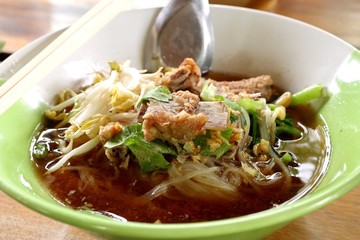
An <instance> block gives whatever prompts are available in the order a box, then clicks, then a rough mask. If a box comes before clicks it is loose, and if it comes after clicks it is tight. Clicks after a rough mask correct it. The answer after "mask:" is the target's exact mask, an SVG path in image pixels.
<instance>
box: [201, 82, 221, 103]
mask: <svg viewBox="0 0 360 240" xmlns="http://www.w3.org/2000/svg"><path fill="white" fill-rule="evenodd" d="M216 91H217V88H216V87H215V86H214V84H208V83H205V86H204V87H203V89H202V90H201V93H200V97H201V99H202V100H204V101H213V100H214V98H215V95H216Z"/></svg>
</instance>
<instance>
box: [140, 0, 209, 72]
mask: <svg viewBox="0 0 360 240" xmlns="http://www.w3.org/2000/svg"><path fill="white" fill-rule="evenodd" d="M213 42H214V37H213V29H212V24H211V20H210V15H209V3H208V1H207V0H171V1H170V2H169V3H168V5H166V6H165V7H164V8H163V9H162V10H161V11H160V13H159V14H158V16H157V18H156V20H155V22H154V25H153V26H152V27H151V29H150V33H149V36H148V41H146V44H145V52H144V67H145V68H146V69H147V70H148V71H149V72H155V71H157V70H158V69H159V67H164V66H170V67H177V66H178V65H179V64H180V63H181V62H182V61H183V60H184V58H186V57H191V58H193V59H194V60H195V62H196V63H197V64H198V66H199V67H200V69H201V71H202V73H203V74H204V73H207V72H208V71H209V69H210V66H211V63H212V58H213V48H214V47H213Z"/></svg>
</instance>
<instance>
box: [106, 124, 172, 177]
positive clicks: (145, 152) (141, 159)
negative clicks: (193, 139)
mask: <svg viewBox="0 0 360 240" xmlns="http://www.w3.org/2000/svg"><path fill="white" fill-rule="evenodd" d="M121 145H125V146H126V147H128V148H129V149H130V151H131V152H132V153H133V154H134V156H135V158H136V159H137V161H138V163H139V166H140V169H141V171H143V172H152V171H155V170H159V169H166V168H168V167H169V166H170V163H169V162H168V161H166V159H165V157H164V155H163V154H170V155H176V154H177V152H176V150H174V149H173V148H171V147H169V146H168V145H167V144H166V143H164V142H162V141H160V140H155V141H152V142H148V141H146V140H145V139H144V134H143V132H142V127H141V124H134V125H128V126H125V127H124V128H123V129H122V131H121V132H120V133H118V134H117V135H116V136H115V137H114V138H112V139H111V140H109V141H108V142H106V143H105V145H104V146H105V147H107V148H115V147H118V146H121Z"/></svg>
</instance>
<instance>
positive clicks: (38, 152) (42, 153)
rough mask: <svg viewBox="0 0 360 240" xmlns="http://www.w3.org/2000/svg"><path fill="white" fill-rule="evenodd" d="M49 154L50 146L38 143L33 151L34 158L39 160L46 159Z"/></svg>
mask: <svg viewBox="0 0 360 240" xmlns="http://www.w3.org/2000/svg"><path fill="white" fill-rule="evenodd" d="M48 153H49V146H48V145H47V144H46V143H43V142H41V143H37V144H36V145H35V146H34V149H33V156H34V157H35V158H38V159H42V158H45V157H46V156H47V155H48Z"/></svg>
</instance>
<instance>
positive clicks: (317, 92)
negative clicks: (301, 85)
mask: <svg viewBox="0 0 360 240" xmlns="http://www.w3.org/2000/svg"><path fill="white" fill-rule="evenodd" d="M324 89H325V88H324V86H323V85H322V84H320V83H318V84H314V85H312V86H310V87H307V88H305V89H303V90H301V91H300V92H297V93H295V94H293V95H292V98H291V106H296V105H302V104H307V103H309V102H310V101H312V100H314V99H318V98H320V97H322V96H323V94H324Z"/></svg>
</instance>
